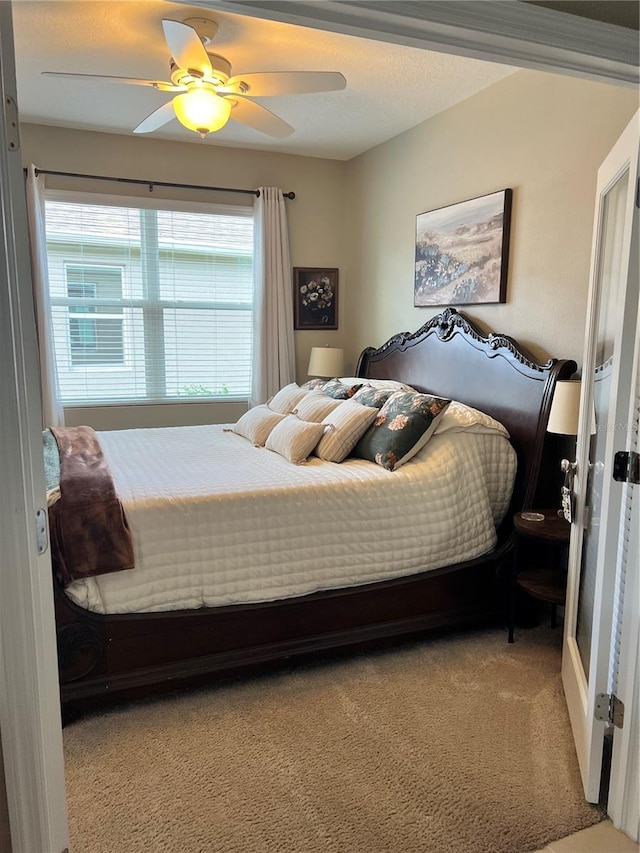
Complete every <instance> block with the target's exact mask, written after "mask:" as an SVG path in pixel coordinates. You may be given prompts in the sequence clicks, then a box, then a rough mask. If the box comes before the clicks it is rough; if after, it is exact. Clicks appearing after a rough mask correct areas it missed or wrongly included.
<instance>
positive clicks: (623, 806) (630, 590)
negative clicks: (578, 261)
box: [608, 202, 640, 841]
mask: <svg viewBox="0 0 640 853" xmlns="http://www.w3.org/2000/svg"><path fill="white" fill-rule="evenodd" d="M638 206H640V204H638V202H637V206H636V214H635V222H634V234H633V236H632V238H631V245H632V255H631V265H630V267H631V270H632V271H633V272H635V275H636V276H637V275H638V274H639V273H638V270H640V258H639V248H638V246H639V240H640V233H639V232H640V221H639V220H640V212H639V211H638V209H637V207H638ZM633 366H634V377H633V379H632V382H631V388H632V395H631V403H630V406H629V417H628V420H627V428H628V429H629V430H630V431H632V432H631V434H630V435H629V438H628V441H627V449H628V450H635V451H636V452H638V450H639V448H638V433H637V428H638V427H637V417H638V409H637V407H638V392H639V389H640V306H639V310H638V317H637V325H636V346H635V354H634V359H633ZM634 388H635V394H634V393H633V389H634ZM634 423H635V431H633V430H634ZM627 488H628V489H629V490H630V496H631V507H630V516H631V517H630V526H629V542H628V550H627V572H626V582H625V588H624V605H623V609H622V624H621V631H620V661H619V672H618V679H617V682H618V684H617V687H616V695H617V697H618V699H620V701H621V702H622V703H623V704H624V709H625V722H624V725H623V727H622V729H620V730H618V729H616V731H615V734H614V739H613V755H612V759H611V779H610V782H609V802H608V813H609V817H610V818H611V820H612V821H613V823H614V825H615V826H616V827H617V828H618V829H621V830H623V832H626V833H627V835H629V836H631V838H633V840H634V841H640V572H639V570H638V567H639V566H640V485H637V484H635V485H632V484H628V485H627Z"/></svg>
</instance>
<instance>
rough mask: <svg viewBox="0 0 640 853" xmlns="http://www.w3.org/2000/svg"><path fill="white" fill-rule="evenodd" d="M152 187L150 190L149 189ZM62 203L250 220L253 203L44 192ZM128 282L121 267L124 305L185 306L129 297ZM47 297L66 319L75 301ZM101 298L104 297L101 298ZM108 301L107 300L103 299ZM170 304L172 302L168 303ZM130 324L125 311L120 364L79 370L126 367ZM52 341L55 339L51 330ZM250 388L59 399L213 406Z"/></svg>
mask: <svg viewBox="0 0 640 853" xmlns="http://www.w3.org/2000/svg"><path fill="white" fill-rule="evenodd" d="M153 191H154V190H151V189H150V192H153ZM49 201H51V202H62V203H72V204H86V205H95V206H102V207H128V208H132V209H134V210H144V209H146V210H156V211H162V210H166V211H170V212H176V213H201V214H211V215H215V214H218V215H223V216H240V217H244V218H246V219H249V220H252V221H253V218H254V209H253V203H252V202H249V203H247V204H244V205H242V204H226V203H220V202H202V201H195V200H191V199H189V200H187V199H170V198H164V197H160V198H158V197H156V196H154V197H153V198H148V197H145V196H139V197H138V196H132V195H118V194H117V193H98V192H84V191H74V190H61V189H46V191H45V202H49ZM251 257H252V262H255V245H254V247H253V252H252V256H251ZM67 263H68V264H69V265H73V266H79V267H80V266H87V267H89V266H96V267H103V268H104V267H106V266H108V263H106V262H105V261H92V260H88V261H87V262H86V263H85V262H83V261H80V260H78V261H76V260H73V261H69V262H65V263H64V266H65V268H66V266H67ZM113 266H114V267H117V266H120V267H122V264H120V263H118V262H117V261H115V262H114V263H113ZM128 284H130V283H129V282H128V276H127V271H126V269H125V268H123V270H122V292H123V300H124V301H126V303H127V304H126V305H125V306H124V307H125V308H127V307H132V308H145V307H149V306H150V305H151V304H153V305H155V306H158V305H160V306H161V307H164V308H167V309H171V308H172V307H175V308H177V307H180V308H184V307H189V304H188V300H186V301H181V300H160V301H157V300H156V301H153V302H150V301H149V300H145V299H140V300H138V299H135V298H132V297H131V294H130V293H129V292H128V291H129V287H128ZM50 300H51V305H52V308H53V307H65V306H66V307H67V322H68V316H69V314H68V307H69V305H70V303H72V302H75V300H74V299H73V298H72V297H68V296H65V297H61V296H57V297H54V296H53V295H52V294H51V292H50ZM103 301H105V300H103ZM106 301H110V300H106ZM196 302H197V305H196V306H195V307H197V308H198V309H206V308H209V309H214V308H215V309H218V310H225V309H227V310H228V309H232V310H238V311H248V312H249V313H251V314H252V315H253V312H254V309H255V301H254V299H252V300H251V303H249V304H247V303H244V302H225V301H222V300H212V301H211V303H209V304H206V303H203V302H202V301H201V300H196ZM172 303H173V304H172ZM130 325H131V319H130V318H128V317H127V314H126V311H125V315H124V317H123V350H124V363H123V364H122V365H117V364H114V365H108V364H104V365H102V364H95V365H84V366H81V367H79V368H78V369H79V370H84V371H85V372H87V373H96V374H97V373H100V372H101V371H111V372H113V371H114V370H118V369H126V365H127V361H128V353H129V355H130V348H131V340H130V334H129V331H130V330H129V331H128V327H129V326H130ZM54 340H56V343H57V340H58V339H57V338H56V336H55V333H54ZM66 347H67V350H69V347H70V338H69V333H68V330H67V340H66ZM69 364H71V355H70V351H69ZM250 394H251V391H250V389H249V390H247V392H246V393H245V394H237V393H236V394H212V395H193V396H191V395H188V394H184V395H176V396H170V395H166V396H162V397H153V396H149V397H144V398H142V397H130V398H119V399H92V400H87V399H68V400H63V405H64V408H65V409H70V410H71V409H83V408H84V409H86V408H103V407H104V408H107V407H122V406H127V407H137V406H163V405H191V404H200V405H202V404H208V405H213V404H216V403H239V402H240V403H241V402H247V401H248V400H249V398H250Z"/></svg>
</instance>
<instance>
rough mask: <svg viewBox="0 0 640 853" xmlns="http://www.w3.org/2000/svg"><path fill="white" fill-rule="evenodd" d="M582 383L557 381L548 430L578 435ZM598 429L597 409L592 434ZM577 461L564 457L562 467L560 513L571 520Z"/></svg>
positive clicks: (576, 380)
mask: <svg viewBox="0 0 640 853" xmlns="http://www.w3.org/2000/svg"><path fill="white" fill-rule="evenodd" d="M581 387H582V384H581V382H580V380H579V379H565V380H560V381H558V382H556V387H555V390H554V392H553V400H552V401H551V411H550V412H549V423H548V424H547V432H552V433H555V434H556V435H573V436H577V435H578V421H579V419H580V389H581ZM595 431H596V421H595V411H593V409H592V412H591V434H592V435H593V433H594V432H595ZM577 464H578V463H577V462H571V461H570V460H569V459H563V460H562V462H561V463H560V467H561V469H562V471H563V472H564V485H563V486H562V489H561V490H560V492H561V496H562V509H559V510H558V515H564V517H565V519H566V520H567V521H569V522H571V520H572V517H573V509H572V503H573V501H572V499H573V476H574V473H575V470H576V466H577Z"/></svg>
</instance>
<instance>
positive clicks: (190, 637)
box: [55, 308, 576, 720]
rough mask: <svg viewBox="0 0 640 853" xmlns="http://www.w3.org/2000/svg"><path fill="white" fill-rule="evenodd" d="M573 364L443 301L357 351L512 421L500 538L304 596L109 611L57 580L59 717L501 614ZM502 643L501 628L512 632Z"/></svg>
mask: <svg viewBox="0 0 640 853" xmlns="http://www.w3.org/2000/svg"><path fill="white" fill-rule="evenodd" d="M575 370H576V364H575V362H573V361H558V360H555V359H552V360H549V361H548V362H547V363H546V364H538V363H536V362H535V361H534V360H533V358H532V357H531V356H530V355H529V354H528V353H526V352H525V351H524V350H523V349H522V348H521V347H520V346H519V345H518V344H517V343H516V342H515V341H514V340H513V339H512V338H509V337H506V336H504V335H493V334H490V335H489V336H488V337H485V336H484V335H483V334H482V333H481V332H480V331H479V329H478V328H476V327H475V326H474V325H473V324H472V323H471V321H470V320H469V319H468V318H466V317H465V316H464V315H463V314H460V313H458V312H457V311H455V310H453V309H450V308H447V309H446V310H445V311H443V312H442V313H441V314H439V315H438V316H436V317H434V318H432V319H431V320H429V321H428V322H427V323H426V324H425V325H424V326H423V327H422V328H421V329H419V330H418V331H417V332H415V333H413V334H409V333H404V334H401V335H397V336H395V337H393V338H391V340H389V341H388V342H387V343H385V344H384V345H383V346H381V347H380V348H378V349H373V348H370V349H366V350H364V352H363V353H362V354H361V356H360V360H359V363H358V367H357V375H358V376H363V377H365V376H366V377H369V378H376V379H397V380H400V381H402V382H406V383H408V384H409V385H412V386H414V387H415V388H417V389H418V390H423V391H429V392H431V393H433V394H436V395H440V396H444V397H451V398H453V399H456V400H460V401H462V402H464V403H467V404H468V405H470V406H474V407H475V408H478V409H481V410H482V411H484V412H486V413H487V414H489V415H492V416H493V417H494V418H496V419H497V420H499V421H500V422H501V423H503V424H504V425H505V426H506V428H507V429H508V430H509V433H510V435H511V440H512V444H513V446H514V448H515V450H516V453H517V456H518V473H517V476H516V482H515V487H514V491H513V497H512V500H511V504H510V507H509V510H508V512H507V514H506V516H505V519H504V521H503V523H502V525H501V527H500V529H499V531H498V543H497V546H496V548H495V549H494V550H493V551H491V552H490V553H488V554H485V555H483V556H481V557H478V558H476V559H473V560H470V561H467V562H464V563H459V564H457V565H453V566H447V567H444V568H441V569H437V570H432V571H428V572H422V573H420V572H419V571H418V573H416V574H413V575H410V576H407V577H403V578H398V579H393V580H388V581H382V582H377V583H371V584H367V585H364V586H357V587H351V588H345V589H336V590H330V591H328V592H318V593H313V594H311V595H305V596H301V597H298V598H291V599H285V600H281V601H274V602H266V603H264V602H262V603H257V604H241V605H231V606H224V607H216V608H201V609H198V610H195V611H194V610H191V611H170V612H163V613H145V614H122V615H115V616H109V615H101V614H96V613H92V612H90V611H87V610H84V609H83V608H81V607H78V606H77V605H75V604H73V602H71V601H70V599H69V598H68V597H67V596H66V594H65V593H64V591H63V590H62V589H61V588H60V587H59V586H58V585H57V584H55V608H56V624H57V639H58V658H59V673H60V693H61V701H62V707H63V715H64V718H65V719H66V720H68V719H69V715H70V714H74V713H76V712H78V711H81V710H84V709H86V708H90V707H97V706H100V705H104V704H107V703H110V702H112V701H114V700H116V699H118V700H122V699H133V698H137V697H140V696H148V695H151V694H153V693H157V692H163V691H166V690H170V689H177V688H181V687H186V686H191V685H194V684H203V683H209V682H211V681H213V680H214V679H216V678H220V677H226V676H229V675H233V674H237V673H239V672H240V671H245V672H246V671H249V670H254V671H255V670H263V669H265V668H266V667H267V666H269V665H273V664H275V663H276V662H277V661H282V660H283V659H287V658H291V657H293V656H302V655H305V654H307V653H311V652H314V653H317V652H319V651H327V650H330V649H338V648H339V649H345V648H354V649H355V648H368V647H371V646H374V645H378V644H380V643H381V642H382V641H384V640H386V641H388V640H389V638H392V637H401V636H403V637H404V636H409V635H414V634H416V633H418V632H421V631H425V630H426V629H434V628H444V627H450V626H455V625H462V624H471V623H479V622H481V621H485V620H490V619H495V618H496V617H497V616H500V615H501V614H503V613H504V608H503V605H502V600H501V596H500V595H499V589H498V582H497V581H498V576H499V573H500V571H501V569H502V567H503V566H504V564H505V561H506V560H507V559H508V558H509V556H510V552H511V550H512V538H513V534H512V522H511V519H512V517H513V513H514V512H516V511H518V510H521V509H524V508H526V507H528V506H531V503H532V501H533V498H534V493H535V489H536V483H537V481H538V475H539V472H540V462H541V458H542V451H543V443H544V438H545V428H546V425H547V421H548V417H549V410H550V406H551V398H552V395H553V389H554V386H555V383H556V381H557V380H558V379H566V378H569V376H571V374H572V373H574V371H575ZM505 641H506V638H505Z"/></svg>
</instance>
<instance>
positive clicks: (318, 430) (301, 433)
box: [266, 415, 326, 465]
mask: <svg viewBox="0 0 640 853" xmlns="http://www.w3.org/2000/svg"><path fill="white" fill-rule="evenodd" d="M325 429H326V426H325V425H324V424H323V423H320V424H314V423H308V422H307V421H301V420H300V419H299V418H298V417H296V415H287V417H285V418H283V420H281V421H280V423H279V424H278V425H277V426H276V427H274V429H273V430H272V431H271V433H270V435H269V438H268V439H267V443H266V447H267V449H268V450H273V451H275V453H279V454H280V456H284V458H285V459H288V460H289V462H294V463H295V464H296V465H299V464H300V463H301V462H304V461H305V459H306V458H307V456H309V454H310V453H311V451H312V450H313V448H314V447H315V446H316V444H317V443H318V441H319V440H320V436H321V435H322V433H323V432H324V431H325Z"/></svg>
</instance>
